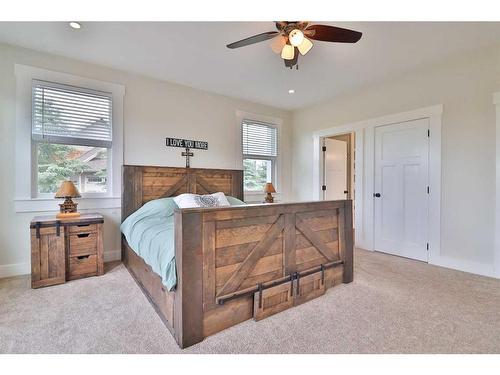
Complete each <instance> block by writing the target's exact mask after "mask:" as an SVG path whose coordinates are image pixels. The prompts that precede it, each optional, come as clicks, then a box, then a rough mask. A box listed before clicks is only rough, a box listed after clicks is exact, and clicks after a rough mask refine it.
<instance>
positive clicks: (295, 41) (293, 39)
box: [288, 29, 304, 47]
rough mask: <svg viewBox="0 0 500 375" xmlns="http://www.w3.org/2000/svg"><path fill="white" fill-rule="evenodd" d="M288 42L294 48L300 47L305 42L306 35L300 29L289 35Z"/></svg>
mask: <svg viewBox="0 0 500 375" xmlns="http://www.w3.org/2000/svg"><path fill="white" fill-rule="evenodd" d="M288 40H289V41H290V44H291V45H292V46H294V47H298V46H299V45H300V43H302V41H303V40H304V34H303V33H302V31H300V30H299V29H294V30H292V31H290V34H288Z"/></svg>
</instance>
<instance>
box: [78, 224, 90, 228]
mask: <svg viewBox="0 0 500 375" xmlns="http://www.w3.org/2000/svg"><path fill="white" fill-rule="evenodd" d="M89 226H90V224H78V225H77V227H78V228H81V227H89Z"/></svg>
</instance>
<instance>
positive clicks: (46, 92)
mask: <svg viewBox="0 0 500 375" xmlns="http://www.w3.org/2000/svg"><path fill="white" fill-rule="evenodd" d="M111 114H112V96H111V94H110V93H106V92H101V91H95V90H89V89H85V88H79V87H74V86H69V85H62V84H57V83H51V82H45V81H39V80H33V84H32V130H31V138H32V141H33V146H34V150H35V152H34V155H35V157H36V160H34V163H33V164H34V166H35V167H36V168H35V170H34V175H36V177H35V176H34V177H35V180H36V186H37V187H36V193H37V195H38V196H44V194H47V195H53V194H54V193H55V192H56V191H57V189H58V187H59V185H60V184H61V182H62V181H63V180H68V179H69V180H71V181H73V182H74V183H75V185H76V186H77V188H78V190H79V191H80V193H81V194H89V193H98V194H99V193H101V194H102V193H107V191H108V186H107V180H108V178H107V177H108V170H109V167H108V166H109V163H108V162H109V159H110V155H111V146H112V116H111Z"/></svg>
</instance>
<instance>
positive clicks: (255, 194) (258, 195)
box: [236, 110, 283, 202]
mask: <svg viewBox="0 0 500 375" xmlns="http://www.w3.org/2000/svg"><path fill="white" fill-rule="evenodd" d="M236 120H237V126H238V129H239V133H238V134H239V140H238V142H237V144H238V145H237V150H236V152H237V155H240V156H239V157H240V160H239V165H240V168H241V169H243V145H242V142H241V140H242V139H243V128H242V123H243V120H254V121H258V122H264V123H267V124H269V125H271V126H274V127H276V129H277V130H278V155H277V156H276V159H275V165H274V178H275V186H274V188H275V189H276V193H275V194H274V195H275V197H276V198H277V199H278V200H279V199H280V197H281V196H282V194H283V189H282V186H283V185H282V178H283V175H282V172H281V169H282V168H281V167H282V165H281V163H282V160H283V158H282V153H283V147H282V127H283V119H282V118H279V117H272V116H266V115H261V114H257V113H250V112H245V111H241V110H237V111H236ZM243 193H244V196H245V202H257V201H258V202H260V201H262V200H263V199H264V194H265V193H264V191H244V192H243Z"/></svg>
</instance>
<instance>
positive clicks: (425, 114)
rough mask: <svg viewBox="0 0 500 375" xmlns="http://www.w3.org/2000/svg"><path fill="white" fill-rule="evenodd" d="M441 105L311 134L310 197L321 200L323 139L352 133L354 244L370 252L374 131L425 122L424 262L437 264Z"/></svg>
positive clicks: (439, 258) (439, 260) (439, 255)
mask: <svg viewBox="0 0 500 375" xmlns="http://www.w3.org/2000/svg"><path fill="white" fill-rule="evenodd" d="M442 114H443V105H442V104H438V105H434V106H429V107H424V108H419V109H415V110H411V111H406V112H401V113H395V114H390V115H387V116H382V117H377V118H372V119H367V120H363V121H358V122H353V123H349V124H343V125H340V126H335V127H331V128H328V129H324V130H320V131H316V132H314V133H313V197H314V199H316V200H319V199H321V197H322V194H321V193H322V190H321V185H322V173H321V168H322V150H321V140H322V138H325V137H330V136H336V135H340V134H345V133H355V137H354V143H355V144H354V157H355V165H356V181H355V184H354V186H355V191H356V205H355V214H354V217H355V222H354V228H355V233H356V235H355V245H356V246H357V247H360V248H363V249H366V250H372V251H373V250H374V242H375V240H374V236H375V212H374V202H373V195H372V194H373V191H374V190H373V189H374V184H375V128H376V127H378V126H383V125H390V124H395V123H400V122H408V121H412V120H419V119H425V118H427V119H429V129H430V139H429V186H430V192H429V220H428V225H429V228H428V233H429V254H428V263H431V264H438V265H441V264H442V263H443V262H442V261H441V123H442Z"/></svg>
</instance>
